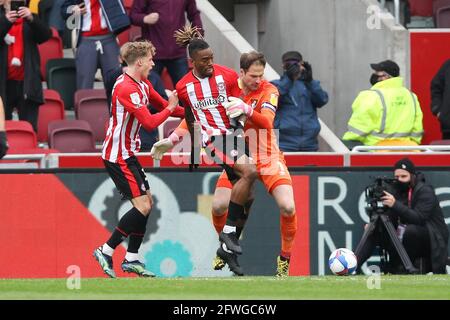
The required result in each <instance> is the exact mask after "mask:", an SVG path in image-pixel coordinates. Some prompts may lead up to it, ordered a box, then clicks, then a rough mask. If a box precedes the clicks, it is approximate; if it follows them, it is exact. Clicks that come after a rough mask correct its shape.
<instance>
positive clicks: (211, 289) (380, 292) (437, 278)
mask: <svg viewBox="0 0 450 320" xmlns="http://www.w3.org/2000/svg"><path fill="white" fill-rule="evenodd" d="M368 279H369V277H367V276H350V277H337V276H321V277H319V276H310V277H289V278H285V279H277V278H275V277H231V278H121V279H109V278H96V279H81V281H80V284H81V287H80V289H72V290H70V289H68V287H67V280H66V279H0V299H45V300H46V299H151V300H157V299H159V300H178V299H181V300H232V299H237V300H241V299H242V300H246V299H252V300H253V299H255V300H272V299H274V300H279V299H282V300H303V299H332V300H334V299H345V300H356V299H364V300H372V299H377V300H378V299H388V300H392V299H400V300H401V299H439V300H442V299H444V300H450V275H420V276H412V275H408V276H392V275H382V276H381V278H380V285H381V288H380V289H369V288H368V286H367V282H368ZM69 282H70V283H73V282H71V281H70V280H69ZM369 282H370V281H369Z"/></svg>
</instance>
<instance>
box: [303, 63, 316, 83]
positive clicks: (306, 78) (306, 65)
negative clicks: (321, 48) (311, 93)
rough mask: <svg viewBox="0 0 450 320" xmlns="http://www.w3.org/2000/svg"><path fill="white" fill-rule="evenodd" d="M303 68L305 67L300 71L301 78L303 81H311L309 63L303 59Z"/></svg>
mask: <svg viewBox="0 0 450 320" xmlns="http://www.w3.org/2000/svg"><path fill="white" fill-rule="evenodd" d="M303 68H305V70H304V71H303V73H302V80H303V81H305V82H311V81H313V75H312V68H311V65H310V64H309V63H308V62H306V61H305V62H304V63H303Z"/></svg>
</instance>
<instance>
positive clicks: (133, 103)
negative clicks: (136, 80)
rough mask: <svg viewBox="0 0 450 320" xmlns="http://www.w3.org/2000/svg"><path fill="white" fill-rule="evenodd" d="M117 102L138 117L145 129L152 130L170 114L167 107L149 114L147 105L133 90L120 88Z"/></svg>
mask: <svg viewBox="0 0 450 320" xmlns="http://www.w3.org/2000/svg"><path fill="white" fill-rule="evenodd" d="M118 99H119V103H120V104H121V105H123V106H124V108H125V110H126V111H128V112H129V113H131V114H132V115H133V116H135V117H136V119H138V121H139V123H140V124H141V125H142V126H143V127H144V128H145V129H146V130H147V131H152V130H153V129H155V128H157V127H158V126H159V125H160V124H161V123H163V122H164V121H165V120H166V119H167V118H168V117H169V116H170V114H171V112H170V110H169V109H164V110H163V111H161V112H159V113H156V114H151V113H150V111H148V108H147V105H146V104H144V103H143V101H142V97H141V95H140V94H139V92H137V91H135V90H126V89H125V90H123V89H122V90H121V91H120V92H119V94H118Z"/></svg>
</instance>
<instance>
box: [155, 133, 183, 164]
mask: <svg viewBox="0 0 450 320" xmlns="http://www.w3.org/2000/svg"><path fill="white" fill-rule="evenodd" d="M178 141H180V137H178V135H177V134H176V133H175V132H172V134H171V135H170V136H169V137H168V138H164V139H162V140H160V141H158V142H156V143H155V144H154V145H153V147H152V150H151V151H150V156H151V157H152V158H153V159H155V160H161V159H162V157H163V155H164V153H166V152H167V151H168V150H170V149H172V148H173V146H174V145H176V144H177V143H178Z"/></svg>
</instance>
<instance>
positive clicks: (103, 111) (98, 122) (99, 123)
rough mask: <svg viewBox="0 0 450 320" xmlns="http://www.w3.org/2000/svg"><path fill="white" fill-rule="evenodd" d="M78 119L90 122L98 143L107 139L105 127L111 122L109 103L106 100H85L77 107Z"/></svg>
mask: <svg viewBox="0 0 450 320" xmlns="http://www.w3.org/2000/svg"><path fill="white" fill-rule="evenodd" d="M75 113H76V118H77V119H79V120H85V121H87V122H89V124H90V126H91V128H92V131H93V133H94V139H95V141H96V142H103V140H104V139H105V135H106V132H105V127H106V124H107V123H108V120H109V109H108V101H107V100H106V97H104V98H98V97H97V98H89V97H87V98H83V99H81V100H80V101H79V103H78V104H77V105H76V111H75Z"/></svg>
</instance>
